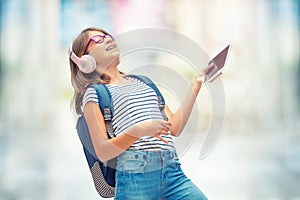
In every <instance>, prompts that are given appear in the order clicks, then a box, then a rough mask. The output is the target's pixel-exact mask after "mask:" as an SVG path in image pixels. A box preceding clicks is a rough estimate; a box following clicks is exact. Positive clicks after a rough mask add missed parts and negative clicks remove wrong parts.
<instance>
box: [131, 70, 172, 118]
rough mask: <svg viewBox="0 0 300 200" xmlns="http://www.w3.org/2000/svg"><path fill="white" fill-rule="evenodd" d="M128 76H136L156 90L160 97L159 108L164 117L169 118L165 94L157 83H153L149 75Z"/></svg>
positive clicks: (135, 76) (133, 76)
mask: <svg viewBox="0 0 300 200" xmlns="http://www.w3.org/2000/svg"><path fill="white" fill-rule="evenodd" d="M127 76H128V77H132V78H136V79H138V80H140V81H142V82H144V83H145V84H146V85H148V86H149V87H151V88H152V89H153V90H154V92H155V93H156V95H157V99H158V106H159V110H160V112H161V115H162V117H163V118H164V120H166V121H167V120H168V117H167V115H166V113H165V99H164V97H163V95H162V94H161V92H160V91H159V89H158V88H157V87H156V85H155V84H154V83H153V81H152V80H151V79H150V78H148V77H147V76H143V75H133V74H130V75H127Z"/></svg>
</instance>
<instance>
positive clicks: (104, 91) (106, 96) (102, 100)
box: [91, 84, 114, 138]
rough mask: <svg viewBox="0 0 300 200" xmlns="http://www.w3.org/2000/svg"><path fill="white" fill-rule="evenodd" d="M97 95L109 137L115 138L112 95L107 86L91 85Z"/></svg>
mask: <svg viewBox="0 0 300 200" xmlns="http://www.w3.org/2000/svg"><path fill="white" fill-rule="evenodd" d="M91 86H92V87H93V88H94V89H95V90H96V93H97V97H98V102H99V107H100V110H101V113H102V115H103V118H104V121H105V126H106V130H107V133H108V137H109V138H112V137H114V133H113V127H112V117H113V114H114V107H113V101H112V97H111V94H110V92H109V90H108V88H107V86H106V85H105V84H92V85H91Z"/></svg>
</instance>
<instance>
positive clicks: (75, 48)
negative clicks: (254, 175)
mask: <svg viewBox="0 0 300 200" xmlns="http://www.w3.org/2000/svg"><path fill="white" fill-rule="evenodd" d="M71 50H72V51H71V53H70V68H71V81H72V85H73V87H74V96H73V100H72V105H73V106H74V108H75V110H76V113H77V114H78V115H82V114H83V115H84V116H85V119H86V121H87V125H88V128H89V132H90V135H91V139H92V143H93V145H94V149H95V152H96V155H97V156H98V158H99V159H100V160H101V161H103V162H106V161H107V160H110V159H112V158H114V157H117V156H118V162H117V172H116V189H115V199H117V200H129V199H134V200H148V199H149V200H150V199H153V200H158V199H170V200H176V199H180V200H183V199H192V200H197V199H199V200H203V199H206V197H205V195H204V194H203V193H202V192H201V191H200V190H199V189H198V188H197V187H196V186H195V185H194V184H193V183H192V182H191V181H190V180H189V179H188V178H187V177H186V176H185V175H184V173H183V172H182V170H181V167H180V163H179V161H178V156H177V154H176V150H175V147H174V143H173V139H172V138H173V136H175V137H177V136H179V135H180V133H181V131H182V130H183V128H184V126H185V124H186V122H187V120H188V118H189V115H190V113H191V110H192V107H193V104H194V102H195V99H196V96H197V94H198V93H199V90H200V88H201V85H202V82H203V81H204V80H205V79H206V77H207V76H209V75H210V74H213V73H214V72H215V70H216V69H217V68H216V66H215V65H213V64H211V65H209V66H207V67H206V68H205V69H204V70H203V71H201V73H200V74H199V75H197V76H196V78H195V79H194V80H193V81H192V83H191V88H190V91H189V93H188V95H187V97H186V98H185V99H184V101H183V103H182V106H181V107H180V108H179V109H178V110H177V111H176V112H175V113H172V112H171V110H170V109H169V108H168V106H167V105H166V106H165V110H164V111H165V113H166V115H167V117H168V121H165V120H163V117H162V115H161V112H160V110H159V107H158V100H157V96H156V93H155V92H154V91H153V90H152V89H151V88H150V87H148V86H147V85H146V84H144V83H143V82H141V81H139V80H137V79H135V78H132V77H127V76H126V74H124V73H122V72H120V71H119V70H118V64H119V62H120V60H119V56H120V51H119V48H118V44H117V43H116V41H115V40H114V38H113V37H112V36H111V35H110V34H109V33H107V32H106V31H105V30H102V29H99V28H87V29H85V30H83V31H82V32H81V34H80V35H79V36H78V37H77V38H76V39H75V40H74V42H73V43H72V49H71ZM76 56H77V57H76ZM78 57H80V58H81V59H82V60H83V59H85V60H86V62H90V63H92V64H91V66H93V63H94V65H95V68H90V69H88V68H87V66H86V65H85V64H84V63H80V62H79V61H78ZM75 63H77V64H75ZM207 72H209V74H208V75H205V74H206V73H207ZM97 83H102V84H106V85H107V87H108V89H109V91H110V93H111V95H112V100H113V104H114V116H113V119H112V125H113V130H114V135H115V136H116V137H114V138H111V139H108V137H107V134H106V127H105V123H104V119H103V115H102V113H101V111H100V109H99V103H98V99H97V95H96V91H95V90H94V89H93V88H91V87H89V85H90V84H97Z"/></svg>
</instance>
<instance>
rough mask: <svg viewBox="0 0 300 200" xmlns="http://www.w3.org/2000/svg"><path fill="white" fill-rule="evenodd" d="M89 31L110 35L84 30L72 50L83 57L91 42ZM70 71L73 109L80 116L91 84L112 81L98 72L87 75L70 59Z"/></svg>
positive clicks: (91, 29)
mask: <svg viewBox="0 0 300 200" xmlns="http://www.w3.org/2000/svg"><path fill="white" fill-rule="evenodd" d="M89 31H100V32H102V33H104V34H108V32H107V31H105V30H103V29H100V28H95V27H90V28H87V29H85V30H83V31H82V32H81V33H80V34H79V35H78V36H77V37H76V38H75V40H74V41H73V44H72V48H73V52H74V53H75V54H76V55H77V56H78V57H81V56H82V55H83V54H84V51H85V47H86V44H87V42H88V40H89V35H88V32H89ZM70 70H71V83H72V86H73V88H74V95H73V98H72V100H71V108H72V109H74V110H75V111H76V113H77V114H78V115H82V114H83V112H82V109H81V106H82V98H83V95H84V93H85V91H86V89H87V87H88V86H89V85H90V84H98V83H102V84H107V83H109V81H110V77H109V76H107V75H105V74H100V73H99V72H97V71H96V70H95V71H94V72H92V73H89V74H86V73H83V72H81V71H80V70H79V68H78V66H77V65H76V64H75V63H74V62H73V61H72V60H71V58H70Z"/></svg>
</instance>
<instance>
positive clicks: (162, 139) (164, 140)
mask: <svg viewBox="0 0 300 200" xmlns="http://www.w3.org/2000/svg"><path fill="white" fill-rule="evenodd" d="M154 137H156V138H158V139H160V140H161V141H163V142H164V143H166V144H168V143H169V142H168V141H167V140H166V139H164V138H163V137H161V136H160V135H155V136H154Z"/></svg>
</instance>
